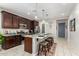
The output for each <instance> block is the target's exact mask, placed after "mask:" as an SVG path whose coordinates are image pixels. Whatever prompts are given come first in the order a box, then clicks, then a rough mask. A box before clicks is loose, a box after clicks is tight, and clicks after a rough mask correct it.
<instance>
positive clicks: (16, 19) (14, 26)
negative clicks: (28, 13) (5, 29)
mask: <svg viewBox="0 0 79 59" xmlns="http://www.w3.org/2000/svg"><path fill="white" fill-rule="evenodd" d="M12 24H13V28H19V17H18V16H16V15H13V22H12Z"/></svg>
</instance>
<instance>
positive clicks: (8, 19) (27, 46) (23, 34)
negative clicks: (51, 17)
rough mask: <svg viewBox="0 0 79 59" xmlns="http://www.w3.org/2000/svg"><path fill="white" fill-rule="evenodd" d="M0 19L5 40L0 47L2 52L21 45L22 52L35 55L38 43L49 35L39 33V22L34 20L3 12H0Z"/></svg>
mask: <svg viewBox="0 0 79 59" xmlns="http://www.w3.org/2000/svg"><path fill="white" fill-rule="evenodd" d="M1 19H2V21H1V27H2V32H3V36H4V39H5V40H4V43H3V44H2V46H1V47H2V49H4V50H8V49H10V48H14V47H17V46H19V45H22V44H23V45H24V51H26V52H28V53H31V54H32V55H37V54H38V46H39V43H40V42H41V41H43V40H44V38H46V37H47V36H48V35H50V33H48V34H41V33H40V28H39V27H40V26H39V22H38V21H36V20H30V19H26V18H24V17H21V16H18V15H15V14H13V13H10V12H7V11H3V10H1ZM39 39H40V40H39ZM22 42H23V43H22Z"/></svg>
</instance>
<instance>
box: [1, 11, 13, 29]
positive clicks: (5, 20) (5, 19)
mask: <svg viewBox="0 0 79 59" xmlns="http://www.w3.org/2000/svg"><path fill="white" fill-rule="evenodd" d="M2 27H3V28H12V14H10V13H8V12H4V11H2Z"/></svg>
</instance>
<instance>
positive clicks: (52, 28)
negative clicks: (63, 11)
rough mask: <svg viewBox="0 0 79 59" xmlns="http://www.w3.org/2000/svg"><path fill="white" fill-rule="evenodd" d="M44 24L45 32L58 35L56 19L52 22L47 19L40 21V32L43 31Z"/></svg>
mask: <svg viewBox="0 0 79 59" xmlns="http://www.w3.org/2000/svg"><path fill="white" fill-rule="evenodd" d="M42 24H45V33H51V34H52V35H53V36H56V20H52V23H49V22H47V21H44V20H43V21H40V22H39V26H40V33H42Z"/></svg>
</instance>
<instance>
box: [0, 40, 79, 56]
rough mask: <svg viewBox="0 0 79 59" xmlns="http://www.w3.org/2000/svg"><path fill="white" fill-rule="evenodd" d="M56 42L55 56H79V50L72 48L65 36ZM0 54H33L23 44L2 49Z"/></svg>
mask: <svg viewBox="0 0 79 59" xmlns="http://www.w3.org/2000/svg"><path fill="white" fill-rule="evenodd" d="M55 42H56V43H57V46H56V51H55V56H78V55H79V53H78V51H77V52H75V50H73V49H71V48H70V46H69V45H68V43H67V40H66V39H64V38H56V39H55ZM0 56H32V54H30V53H28V52H25V51H24V48H23V45H20V46H17V47H14V48H11V49H8V50H6V51H5V50H1V51H0Z"/></svg>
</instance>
